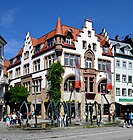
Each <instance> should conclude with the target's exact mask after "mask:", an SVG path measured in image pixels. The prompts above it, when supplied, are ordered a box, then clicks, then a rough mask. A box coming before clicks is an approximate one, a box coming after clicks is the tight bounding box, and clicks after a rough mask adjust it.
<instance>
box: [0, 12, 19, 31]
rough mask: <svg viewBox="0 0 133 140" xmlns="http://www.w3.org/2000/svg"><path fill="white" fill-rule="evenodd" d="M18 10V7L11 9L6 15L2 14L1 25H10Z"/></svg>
mask: <svg viewBox="0 0 133 140" xmlns="http://www.w3.org/2000/svg"><path fill="white" fill-rule="evenodd" d="M16 11H17V9H10V10H8V11H7V12H6V13H4V15H2V16H1V25H3V26H5V27H7V28H8V27H10V26H11V25H12V23H13V22H14V20H15V19H14V14H15V12H16Z"/></svg>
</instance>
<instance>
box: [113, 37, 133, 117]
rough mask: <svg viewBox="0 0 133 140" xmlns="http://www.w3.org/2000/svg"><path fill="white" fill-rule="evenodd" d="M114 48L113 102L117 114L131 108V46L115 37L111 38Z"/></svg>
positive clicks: (132, 58) (132, 66) (132, 90)
mask: <svg viewBox="0 0 133 140" xmlns="http://www.w3.org/2000/svg"><path fill="white" fill-rule="evenodd" d="M111 43H112V47H113V50H114V56H115V57H114V64H115V65H114V72H115V77H114V78H115V79H114V81H115V88H114V91H115V92H114V93H115V102H116V110H117V116H120V113H122V112H123V111H124V110H126V109H133V47H132V46H131V45H130V44H127V43H123V41H120V40H119V37H118V36H117V37H116V40H113V39H111Z"/></svg>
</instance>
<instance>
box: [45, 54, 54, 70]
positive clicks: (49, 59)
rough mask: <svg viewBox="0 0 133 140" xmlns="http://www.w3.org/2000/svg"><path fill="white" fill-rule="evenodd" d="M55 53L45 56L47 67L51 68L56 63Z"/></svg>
mask: <svg viewBox="0 0 133 140" xmlns="http://www.w3.org/2000/svg"><path fill="white" fill-rule="evenodd" d="M54 57H55V54H52V55H49V56H47V57H45V68H49V67H50V66H51V65H52V64H53V63H54Z"/></svg>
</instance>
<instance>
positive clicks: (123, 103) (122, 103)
mask: <svg viewBox="0 0 133 140" xmlns="http://www.w3.org/2000/svg"><path fill="white" fill-rule="evenodd" d="M116 103H118V104H121V105H133V103H130V102H116Z"/></svg>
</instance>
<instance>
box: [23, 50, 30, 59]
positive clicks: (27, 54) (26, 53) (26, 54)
mask: <svg viewBox="0 0 133 140" xmlns="http://www.w3.org/2000/svg"><path fill="white" fill-rule="evenodd" d="M28 57H29V51H26V52H25V53H24V59H27V58H28Z"/></svg>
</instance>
